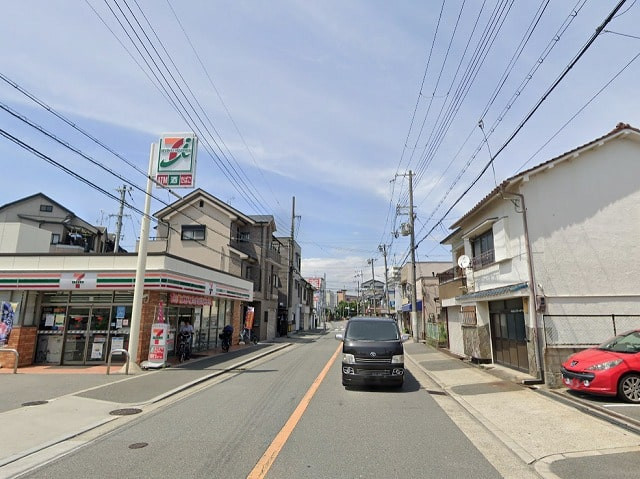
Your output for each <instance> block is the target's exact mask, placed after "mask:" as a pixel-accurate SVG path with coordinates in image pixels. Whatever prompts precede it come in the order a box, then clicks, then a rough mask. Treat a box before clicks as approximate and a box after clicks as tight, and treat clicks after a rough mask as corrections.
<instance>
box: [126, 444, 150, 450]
mask: <svg viewBox="0 0 640 479" xmlns="http://www.w3.org/2000/svg"><path fill="white" fill-rule="evenodd" d="M148 445H149V443H148V442H134V443H133V444H129V449H142V448H143V447H147V446H148Z"/></svg>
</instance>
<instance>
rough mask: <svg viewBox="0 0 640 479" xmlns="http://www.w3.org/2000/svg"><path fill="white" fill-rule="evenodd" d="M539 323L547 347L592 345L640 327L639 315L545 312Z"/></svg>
mask: <svg viewBox="0 0 640 479" xmlns="http://www.w3.org/2000/svg"><path fill="white" fill-rule="evenodd" d="M543 324H544V334H545V340H546V343H547V346H596V345H598V344H600V343H603V342H604V341H606V340H607V339H609V338H610V337H612V336H615V335H616V334H620V333H623V332H625V331H628V330H630V329H640V315H626V314H608V315H607V314H582V315H576V314H573V315H562V314H545V315H544V316H543Z"/></svg>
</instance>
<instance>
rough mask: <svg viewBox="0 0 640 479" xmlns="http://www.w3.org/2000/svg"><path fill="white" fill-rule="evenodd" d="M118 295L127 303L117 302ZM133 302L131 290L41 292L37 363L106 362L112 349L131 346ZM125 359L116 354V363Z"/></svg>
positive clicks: (123, 356)
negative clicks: (114, 300) (114, 299)
mask: <svg viewBox="0 0 640 479" xmlns="http://www.w3.org/2000/svg"><path fill="white" fill-rule="evenodd" d="M60 293H62V294H60ZM114 296H116V297H117V298H118V299H120V300H122V301H123V303H120V304H118V303H113V297H114ZM82 302H86V303H85V304H79V303H82ZM132 302H133V295H132V293H130V292H123V293H121V294H118V293H116V294H115V295H114V293H112V292H109V293H104V292H94V293H85V292H82V293H76V292H71V293H69V292H46V293H41V303H42V307H41V310H40V311H41V314H40V317H39V327H38V338H37V345H36V356H35V360H34V362H35V363H53V364H88V363H96V362H97V363H104V362H106V361H107V358H108V356H109V352H110V351H111V350H112V349H127V348H128V347H129V331H130V321H131V314H132ZM124 359H125V355H114V363H115V362H118V361H123V362H124Z"/></svg>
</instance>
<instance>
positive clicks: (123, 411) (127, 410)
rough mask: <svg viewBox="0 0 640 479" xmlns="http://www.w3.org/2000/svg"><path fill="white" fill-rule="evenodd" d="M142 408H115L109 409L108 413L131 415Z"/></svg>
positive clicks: (139, 411)
mask: <svg viewBox="0 0 640 479" xmlns="http://www.w3.org/2000/svg"><path fill="white" fill-rule="evenodd" d="M141 412H142V409H136V408H125V409H115V410H113V411H111V412H110V413H109V414H111V415H112V416H131V415H132V414H138V413H141Z"/></svg>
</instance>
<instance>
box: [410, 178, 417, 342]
mask: <svg viewBox="0 0 640 479" xmlns="http://www.w3.org/2000/svg"><path fill="white" fill-rule="evenodd" d="M414 219H415V218H414V215H413V173H412V172H411V170H409V228H410V229H411V268H410V269H409V271H410V274H409V279H410V280H411V330H412V334H413V340H414V341H417V340H418V311H416V309H417V306H416V295H417V291H416V235H415V227H414V226H415V225H414Z"/></svg>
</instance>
